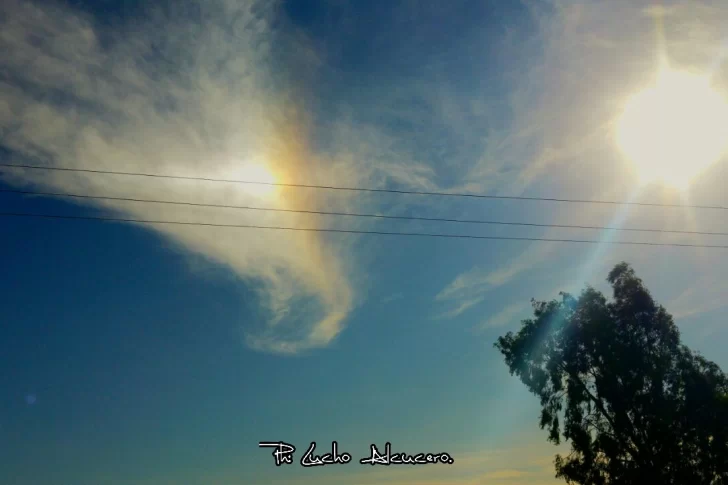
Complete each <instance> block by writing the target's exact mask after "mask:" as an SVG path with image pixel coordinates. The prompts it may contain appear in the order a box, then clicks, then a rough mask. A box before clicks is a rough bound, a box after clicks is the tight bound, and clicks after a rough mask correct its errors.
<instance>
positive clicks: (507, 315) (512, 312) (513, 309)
mask: <svg viewBox="0 0 728 485" xmlns="http://www.w3.org/2000/svg"><path fill="white" fill-rule="evenodd" d="M529 308H530V305H529V304H528V303H527V302H526V303H523V302H518V303H513V304H511V305H508V306H506V307H505V308H503V309H502V310H500V311H499V312H497V313H494V314H492V315H491V316H489V317H488V318H487V319H486V320H485V321H484V322H483V323H481V324H480V325H478V327H477V329H478V330H483V329H486V328H494V327H503V326H506V325H509V324H513V323H518V321H516V320H515V318H517V317H518V316H519V315H521V314H524V313H527V312H528V309H529Z"/></svg>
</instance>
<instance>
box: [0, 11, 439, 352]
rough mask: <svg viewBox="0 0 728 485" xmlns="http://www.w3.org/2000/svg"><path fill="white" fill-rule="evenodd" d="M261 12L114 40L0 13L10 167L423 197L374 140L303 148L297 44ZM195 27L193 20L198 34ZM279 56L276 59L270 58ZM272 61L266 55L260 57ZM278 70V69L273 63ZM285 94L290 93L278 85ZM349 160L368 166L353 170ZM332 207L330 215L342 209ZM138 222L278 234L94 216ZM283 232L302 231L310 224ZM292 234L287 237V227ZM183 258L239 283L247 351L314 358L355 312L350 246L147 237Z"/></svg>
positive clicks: (220, 218) (70, 177)
mask: <svg viewBox="0 0 728 485" xmlns="http://www.w3.org/2000/svg"><path fill="white" fill-rule="evenodd" d="M276 11H277V9H276V6H275V2H268V1H254V0H248V1H242V2H240V1H228V0H213V1H211V2H204V3H201V4H185V6H184V8H180V9H179V10H178V11H177V12H176V13H174V14H162V13H161V11H159V10H157V9H155V8H154V7H149V12H147V14H148V15H147V18H146V20H145V19H143V18H135V19H133V22H131V23H129V24H126V25H117V26H116V27H115V28H114V29H112V30H108V29H104V30H101V29H99V28H97V24H95V22H94V19H93V18H92V17H90V16H89V15H87V14H85V13H83V12H80V11H76V10H74V9H72V8H68V7H63V6H60V5H57V4H47V3H35V2H25V1H18V0H10V1H9V2H6V3H5V5H4V12H5V14H4V15H3V16H2V19H1V20H0V52H2V54H0V59H1V61H2V64H3V66H4V72H5V75H4V76H3V77H2V79H0V133H1V134H2V141H3V144H4V146H5V148H7V149H9V150H10V151H11V153H12V156H13V157H15V159H16V160H33V161H41V162H42V163H47V164H50V165H55V166H64V167H75V168H93V169H100V170H114V171H126V172H153V173H163V174H174V175H182V176H200V177H213V178H230V179H235V178H237V179H241V178H242V179H245V178H246V177H250V173H251V172H250V168H249V167H251V166H257V165H264V166H267V167H268V168H269V170H270V171H272V172H273V173H274V174H276V175H277V177H278V179H279V180H280V181H281V182H287V181H296V182H301V181H307V182H311V183H317V182H318V183H329V184H336V183H338V184H340V185H357V184H361V185H372V186H377V185H380V184H382V183H385V182H386V181H388V180H392V179H394V180H396V181H397V182H398V183H400V184H404V185H410V184H413V185H427V184H428V177H429V175H430V173H429V171H428V170H427V169H426V168H422V167H421V166H419V165H418V164H416V163H407V162H406V159H404V158H403V157H401V156H396V155H395V154H394V153H393V152H392V150H391V149H390V148H388V147H389V145H388V144H387V142H386V137H385V136H384V135H382V134H381V131H378V130H374V129H369V130H367V129H365V127H362V128H361V129H355V128H353V127H352V126H351V125H350V124H348V123H347V120H345V119H344V120H339V121H336V122H335V127H336V133H337V135H339V138H338V140H337V142H336V143H332V144H330V145H329V146H328V147H327V149H326V151H325V152H317V151H316V150H313V149H312V148H311V146H310V144H309V141H310V139H311V133H310V131H311V127H312V125H313V123H314V120H312V119H311V118H310V116H308V114H306V110H305V109H304V104H305V103H304V101H305V91H306V86H305V84H302V83H301V81H300V79H299V78H300V76H297V74H298V72H299V71H300V72H307V71H308V70H310V69H314V70H315V69H316V68H317V65H318V64H317V63H318V59H317V56H316V55H315V52H313V51H312V50H311V49H309V48H308V47H307V44H306V42H305V39H301V38H298V37H296V38H295V39H291V38H288V37H287V34H286V33H285V32H282V31H280V30H276V28H274V27H273V25H274V24H275V20H276V19H275V17H274V16H275V14H276ZM201 19H204V21H202V20H201ZM284 45H285V46H289V47H290V49H289V50H290V52H291V53H292V54H289V57H290V58H287V57H285V54H281V53H280V52H278V50H280V51H282V52H287V51H286V49H281V46H284ZM276 49H278V50H276ZM281 56H284V57H283V58H281ZM291 79H296V82H295V83H294V82H292V81H291ZM362 160H368V161H369V162H370V163H367V164H364V166H365V168H364V167H363V166H362V165H363V164H362V163H361V161H362ZM3 178H4V179H5V181H7V182H9V183H12V184H16V185H22V186H34V187H38V188H46V189H52V190H53V191H62V192H83V193H86V194H89V195H106V196H117V197H132V198H142V199H144V198H150V199H163V200H182V201H190V202H212V203H226V204H235V205H246V204H247V205H260V206H269V207H271V206H276V207H280V208H287V209H295V208H306V209H316V208H317V207H319V206H324V205H326V204H327V203H328V202H327V201H329V197H332V196H331V195H330V194H325V193H323V192H316V193H313V192H306V193H304V192H295V191H293V190H284V189H280V190H277V191H276V192H275V193H274V194H273V195H272V196H268V197H261V195H260V194H259V193H258V192H256V191H255V190H251V187H246V186H241V185H217V184H206V183H203V182H199V183H197V182H191V181H169V180H164V181H162V180H159V179H157V180H140V179H136V178H135V179H131V178H125V179H121V178H111V177H107V176H100V175H91V174H77V173H60V172H47V173H46V172H41V171H32V170H3ZM351 203H352V202H351V201H349V200H348V199H347V198H346V197H344V196H338V197H337V204H338V206H339V207H342V208H344V209H345V208H347V207H349V206H350V205H351ZM96 207H99V208H103V209H106V210H111V211H113V212H117V213H122V214H124V215H126V216H130V217H135V218H141V219H159V220H186V221H204V222H210V223H243V224H245V223H253V222H254V223H256V224H264V225H265V224H270V225H276V224H279V225H292V224H291V218H290V217H289V218H287V219H286V218H285V217H284V216H280V215H276V214H270V213H269V214H263V213H259V212H258V213H254V214H251V213H246V212H243V211H221V210H211V209H206V208H186V209H180V208H179V207H171V206H164V205H156V204H139V203H125V202H109V201H106V202H98V203H97V204H96ZM294 222H295V224H299V225H301V226H306V225H308V226H314V227H315V226H317V225H318V224H319V221H318V220H316V219H314V218H313V217H300V218H298V219H296V220H295V221H294ZM295 224H293V225H295ZM154 230H155V231H157V232H158V233H159V234H160V235H162V236H164V237H166V238H168V239H169V240H170V241H172V242H173V243H174V244H176V245H178V246H179V247H180V248H182V249H183V250H185V251H189V252H192V253H195V254H201V255H203V256H205V257H206V258H208V259H209V260H210V261H213V262H215V263H217V264H222V265H224V266H226V267H228V268H230V269H231V270H232V271H233V272H235V273H236V274H237V275H239V276H240V277H242V278H245V279H246V280H248V281H249V282H250V284H251V287H252V288H254V289H256V291H257V292H258V294H259V296H260V300H259V301H260V303H261V308H262V310H263V315H264V317H263V318H262V319H261V321H259V322H253V323H248V324H247V325H246V326H245V332H246V335H247V337H246V341H247V343H248V344H249V345H251V346H253V347H254V348H257V349H261V350H266V351H273V352H279V353H296V352H299V351H301V350H305V349H309V348H316V347H322V346H325V345H327V344H329V343H330V342H331V341H332V340H333V339H334V338H335V337H336V336H337V335H338V334H339V333H340V332H341V331H342V329H343V328H344V325H345V321H346V318H347V316H348V315H349V313H350V312H351V311H352V309H353V308H354V306H355V305H356V298H357V296H356V291H355V286H356V281H355V280H354V279H353V278H352V274H355V273H353V269H354V267H355V266H356V261H355V259H354V257H353V255H352V252H351V244H352V242H351V239H349V240H345V239H343V238H342V239H340V240H339V241H338V242H333V241H331V240H329V239H327V238H325V237H322V236H320V235H318V234H313V233H298V234H285V233H279V232H273V231H270V232H265V231H256V232H253V231H250V230H224V229H223V230H216V229H210V228H195V227H182V226H164V225H159V226H155V227H154Z"/></svg>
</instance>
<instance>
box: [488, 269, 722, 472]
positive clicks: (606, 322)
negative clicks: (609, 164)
mask: <svg viewBox="0 0 728 485" xmlns="http://www.w3.org/2000/svg"><path fill="white" fill-rule="evenodd" d="M607 281H609V283H610V284H611V285H612V288H613V292H614V293H613V298H612V299H611V301H608V300H607V298H605V296H604V295H603V294H602V293H600V292H599V291H596V290H595V289H593V288H591V287H587V288H586V289H585V290H583V291H582V293H581V295H580V296H579V297H578V298H574V297H572V296H571V295H569V294H567V293H560V299H559V300H553V301H551V302H536V301H533V300H532V304H533V309H534V318H532V319H528V320H524V321H523V322H522V324H521V329H520V330H519V331H518V333H516V334H513V332H508V334H506V335H505V336H503V337H500V338H499V339H498V341H497V342H496V344H495V346H496V348H498V349H499V350H500V351H501V353H502V354H503V355H504V356H505V361H506V364H507V365H508V367H509V368H510V372H511V374H515V375H517V376H518V377H519V378H520V379H521V381H522V382H523V383H524V384H525V385H526V386H527V387H528V388H529V390H530V391H531V392H533V393H534V394H536V395H537V396H539V397H540V399H541V406H542V411H541V423H540V426H541V429H547V430H548V431H549V441H551V442H553V443H555V444H559V443H560V441H561V439H562V438H563V439H564V440H565V441H566V442H568V443H570V444H571V453H570V454H569V455H568V456H560V455H557V456H556V460H555V466H556V476H557V477H558V478H563V479H565V480H566V481H567V482H568V483H577V484H584V485H587V484H588V485H600V484H625V485H632V484H634V485H645V484H648V483H655V484H657V483H659V484H680V485H727V484H728V379H727V378H726V375H725V374H724V373H723V372H722V371H721V369H720V368H719V367H718V366H717V365H716V364H714V363H713V362H710V361H708V360H706V359H704V358H703V357H701V356H700V355H697V354H695V353H693V352H691V350H690V349H688V348H687V347H686V346H684V345H682V344H681V342H680V334H679V332H678V329H677V327H676V326H675V323H674V322H673V319H672V316H671V315H670V314H668V313H667V311H666V310H665V309H664V308H663V307H662V306H660V305H657V304H656V303H655V301H654V300H653V299H652V296H651V295H650V293H649V291H648V290H647V288H645V287H644V285H643V284H642V280H640V279H639V278H638V277H637V276H636V275H635V273H634V270H633V269H632V268H631V267H630V266H629V265H628V264H627V263H620V264H618V265H617V266H615V267H614V269H613V270H612V271H611V272H610V273H609V277H608V278H607ZM727 347H728V346H727Z"/></svg>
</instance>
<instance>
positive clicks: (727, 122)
mask: <svg viewBox="0 0 728 485" xmlns="http://www.w3.org/2000/svg"><path fill="white" fill-rule="evenodd" d="M617 143H618V145H619V147H620V149H621V150H622V152H623V153H624V154H625V156H626V157H627V158H629V159H630V160H631V161H632V162H633V163H634V165H635V168H636V170H637V172H638V175H639V177H640V181H641V182H642V183H643V184H648V183H653V182H660V183H663V184H665V185H668V186H671V187H674V188H677V189H681V190H684V189H687V188H688V186H689V185H690V182H691V181H692V180H693V179H694V178H695V177H696V176H697V175H699V174H700V173H701V172H702V171H704V170H705V169H706V168H708V167H709V166H710V165H712V164H713V163H715V162H716V161H718V159H720V158H721V156H722V155H723V154H724V152H725V151H726V148H728V103H727V102H726V100H725V99H724V98H723V96H721V94H719V93H718V92H716V91H715V90H713V89H712V88H711V86H710V80H709V79H708V78H707V77H705V76H699V75H695V74H692V73H687V72H681V71H674V70H670V69H663V70H662V71H661V72H660V73H659V75H658V77H657V82H656V84H655V85H654V86H652V87H650V88H648V89H645V90H644V91H641V92H639V93H637V94H636V95H634V96H633V97H632V98H630V99H629V101H628V102H627V104H626V106H625V109H624V112H623V113H622V115H621V117H620V119H619V121H618V124H617Z"/></svg>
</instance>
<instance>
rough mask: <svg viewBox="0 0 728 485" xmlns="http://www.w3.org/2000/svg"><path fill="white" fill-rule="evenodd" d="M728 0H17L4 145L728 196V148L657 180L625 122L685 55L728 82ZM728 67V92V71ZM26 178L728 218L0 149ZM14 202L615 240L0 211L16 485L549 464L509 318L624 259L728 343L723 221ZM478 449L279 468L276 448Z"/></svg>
mask: <svg viewBox="0 0 728 485" xmlns="http://www.w3.org/2000/svg"><path fill="white" fill-rule="evenodd" d="M723 3H724V2H697V1H696V2H690V3H689V4H688V3H687V2H684V3H682V2H656V1H619V0H617V1H610V2H603V1H588V0H583V1H572V2H569V1H556V0H533V1H524V2H515V1H514V2H501V1H492V2H491V1H470V0H459V1H453V2H440V1H430V0H422V1H413V0H389V1H383V0H369V1H354V0H320V1H313V0H300V1H292V0H291V1H288V2H286V1H277V0H272V1H256V0H237V1H233V0H209V1H206V2H201V3H193V2H187V1H184V0H181V1H179V2H170V3H164V2H159V3H158V2H153V3H152V4H149V3H147V2H136V1H131V0H129V1H115V2H112V1H110V0H105V1H96V2H91V1H90V0H89V1H79V0H74V1H70V0H69V1H63V2H60V1H59V2H50V1H48V2H45V1H43V2H41V1H36V0H23V1H21V0H6V2H4V5H5V7H4V12H3V14H2V15H0V66H2V69H0V162H2V163H5V164H25V165H43V166H50V167H66V168H75V169H90V170H101V171H121V172H137V173H138V172H142V173H153V174H170V175H177V176H185V177H197V178H215V179H243V180H253V179H255V180H259V181H264V182H265V181H271V180H273V181H274V182H275V183H289V184H313V185H327V186H344V187H368V188H376V189H393V190H405V191H430V192H433V191H445V192H459V193H480V194H492V195H503V196H525V197H546V198H566V199H590V200H595V199H601V200H617V201H625V200H629V201H643V202H658V203H665V204H689V205H722V206H728V191H726V190H725V189H726V184H727V183H728V182H726V180H728V178H727V176H728V172H727V171H726V170H727V169H728V163H727V162H726V160H722V159H721V160H718V161H716V162H715V163H714V164H712V165H711V166H709V167H708V168H706V169H705V170H704V171H703V172H702V173H701V174H700V175H699V176H698V177H697V178H696V179H695V180H694V181H693V182H692V184H691V186H690V189H689V191H688V192H687V193H679V192H676V191H675V190H672V189H669V188H665V187H662V186H659V185H655V184H653V185H649V186H641V185H640V184H639V183H638V181H637V178H636V176H635V173H634V169H633V166H632V165H631V162H630V161H629V160H627V159H626V158H625V156H624V155H623V153H621V152H620V151H619V150H618V148H617V146H616V144H615V140H614V126H615V120H616V119H617V117H618V115H619V114H620V112H621V110H622V109H623V106H624V104H625V102H626V100H627V99H628V98H629V96H630V95H632V94H633V93H635V92H636V91H639V90H640V89H642V88H644V87H645V86H648V85H650V83H652V82H653V80H654V76H655V72H657V70H658V68H659V67H660V65H661V64H660V63H661V62H662V61H663V60H664V59H668V60H669V63H670V65H671V66H672V67H674V68H676V69H677V68H679V69H686V70H695V71H700V72H706V73H709V74H710V79H711V83H712V85H713V87H714V89H715V90H716V91H719V92H723V91H724V90H726V88H728V65H726V64H725V63H724V62H723V61H724V57H725V54H726V53H728V50H727V47H726V46H727V45H728V44H727V43H726V42H727V41H728V32H726V31H725V27H724V26H725V25H726V21H728V5H724V4H723ZM726 92H728V91H726ZM0 189H3V190H26V191H36V192H38V191H40V192H52V193H56V194H85V195H91V196H105V197H121V198H135V199H154V200H165V201H181V202H193V203H206V204H225V205H238V206H239V205H243V206H257V207H269V208H278V209H285V210H318V211H337V212H359V213H379V214H389V215H401V216H423V217H440V218H459V219H489V220H499V221H519V222H527V223H541V224H550V223H551V224H575V225H593V226H610V227H643V228H645V227H646V228H669V229H675V230H699V231H723V232H726V231H728V227H726V226H725V218H724V217H723V213H722V212H721V211H717V210H699V209H694V208H686V207H672V208H665V207H649V206H619V205H593V204H569V203H559V202H543V201H533V200H496V199H474V198H455V197H428V196H421V195H404V194H392V193H361V192H351V191H334V190H319V189H310V188H294V187H282V186H264V185H250V184H247V185H246V184H235V183H220V182H209V181H200V180H189V179H188V180H179V179H165V178H152V177H146V178H145V177H133V176H121V175H109V174H100V173H88V172H68V171H47V170H33V169H17V168H16V169H11V168H7V167H5V168H1V167H0ZM0 212H5V213H10V212H12V213H18V212H23V213H44V214H60V215H68V216H93V217H115V218H125V219H146V220H162V221H186V222H200V223H213V224H227V225H229V224H247V225H250V224H253V225H267V226H287V227H304V228H334V229H351V230H358V231H390V232H392V231H393V232H430V233H445V234H474V235H482V236H515V237H531V238H556V239H570V238H571V239H589V240H595V241H598V242H599V243H598V244H575V243H557V242H543V241H514V240H467V239H444V238H422V237H395V236H386V235H369V234H341V233H325V232H291V231H278V230H266V229H249V228H248V229H245V228H229V227H228V228H224V227H222V228H221V227H210V226H193V225H171V224H155V225H149V224H142V223H121V222H98V221H88V220H69V219H56V220H48V219H37V218H22V217H1V218H0V236H1V237H0V271H2V275H3V277H2V278H0V322H1V324H0V482H2V483H8V484H13V485H25V484H46V483H47V484H75V485H86V484H89V485H90V484H98V483H104V484H109V485H122V484H123V485H127V484H128V485H131V484H135V485H136V484H140V485H143V484H155V485H165V484H182V485H197V484H200V485H201V484H206V485H207V484H212V485H238V484H301V485H308V484H314V483H315V484H329V483H331V484H350V485H369V484H379V483H397V484H404V485H419V484H433V485H434V484H440V483H448V484H455V485H474V484H485V483H487V484H491V483H493V484H524V485H531V484H533V485H536V484H552V483H557V482H556V480H555V479H554V471H553V457H554V455H555V454H556V453H557V452H559V451H560V450H559V448H557V447H554V446H553V445H550V444H548V443H547V442H546V433H545V432H543V431H540V430H539V429H538V413H539V408H538V400H537V399H536V398H535V397H534V396H532V395H530V394H528V392H527V391H526V390H525V388H524V386H522V385H521V384H520V382H518V380H517V379H516V378H515V377H511V376H510V375H509V374H508V371H507V367H506V366H505V365H504V363H503V361H502V357H501V356H500V355H499V354H498V352H497V351H496V350H495V349H494V348H493V342H494V341H495V340H496V339H497V337H498V336H500V335H503V334H504V333H505V332H507V331H511V330H517V329H518V327H519V322H520V320H521V319H523V318H527V317H528V316H529V313H530V300H531V298H536V299H540V300H544V299H551V298H554V297H556V296H557V295H558V292H559V291H562V290H564V291H571V292H577V291H579V290H580V289H581V288H583V287H584V286H585V285H587V284H590V285H594V286H595V287H596V288H599V289H602V290H605V291H606V290H608V287H607V286H606V282H605V278H606V276H607V273H608V271H609V269H611V267H612V266H614V264H616V263H618V262H620V261H627V262H629V263H630V264H632V266H633V267H634V268H635V270H636V272H637V274H638V275H639V276H640V277H641V278H643V280H644V281H645V283H646V285H647V286H648V288H649V289H650V291H651V292H652V294H653V296H654V297H655V298H656V299H657V300H658V301H659V302H660V303H662V304H663V305H665V307H666V308H667V309H668V311H669V312H671V313H672V314H673V315H674V316H675V318H676V322H677V324H678V327H679V328H680V331H681V333H682V338H683V340H684V342H685V343H687V344H688V345H689V346H691V347H692V348H694V349H696V350H698V351H700V352H701V353H702V354H703V355H705V356H706V357H707V358H709V359H711V360H713V361H715V362H716V363H718V364H719V365H721V366H722V367H723V368H728V357H726V353H725V351H724V348H725V342H726V338H728V326H726V325H725V324H724V321H725V319H724V318H722V317H723V316H724V312H725V306H726V298H725V295H726V293H727V292H728V284H727V283H726V279H725V275H726V274H728V259H727V258H726V253H725V250H724V249H715V248H689V247H658V246H619V245H610V244H608V243H609V242H610V241H619V240H622V241H661V242H675V243H695V244H726V243H725V238H721V237H717V236H696V235H676V234H672V235H670V234H645V233H629V232H618V231H593V230H583V229H581V230H577V229H564V228H540V227H514V226H488V225H467V224H454V223H442V222H440V223H435V222H423V221H402V220H381V219H366V218H354V217H342V216H337V217H334V216H323V215H314V214H299V213H290V212H288V213H286V212H270V211H269V212H266V211H255V210H240V209H222V208H211V207H199V206H182V205H169V204H166V205H165V204H156V203H142V202H131V201H119V200H108V199H88V198H86V199H82V198H69V197H60V196H55V197H48V196H42V197H41V196H27V195H25V196H24V195H22V194H17V193H9V192H4V193H3V192H0ZM334 440H336V441H337V442H338V443H339V448H340V450H343V451H348V452H350V453H351V454H352V455H353V456H354V457H355V458H359V457H365V456H367V455H368V453H369V446H370V444H377V446H378V447H380V448H383V447H384V443H386V442H388V441H389V442H391V443H392V447H393V451H404V452H408V453H413V454H414V453H418V452H443V451H444V452H447V453H449V454H450V455H451V456H452V457H453V458H454V459H455V463H454V464H452V465H438V466H418V467H369V466H361V465H358V464H350V465H347V466H329V467H317V468H315V469H304V468H302V467H300V466H298V465H296V464H294V465H292V466H282V467H276V466H275V464H274V461H273V458H272V456H271V450H265V449H261V448H259V447H258V443H259V442H261V441H276V442H277V441H284V442H287V443H291V444H294V445H295V446H296V447H297V448H298V450H299V454H298V456H300V453H302V452H303V451H305V449H306V448H307V446H308V444H309V443H310V442H312V441H316V442H317V443H318V447H317V450H318V449H320V450H326V449H327V447H328V448H330V443H331V442H332V441H334Z"/></svg>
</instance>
